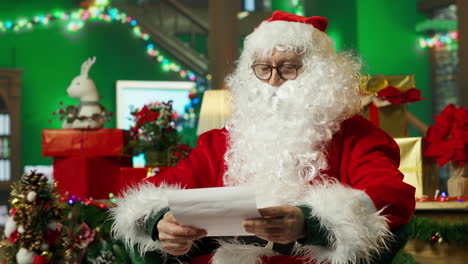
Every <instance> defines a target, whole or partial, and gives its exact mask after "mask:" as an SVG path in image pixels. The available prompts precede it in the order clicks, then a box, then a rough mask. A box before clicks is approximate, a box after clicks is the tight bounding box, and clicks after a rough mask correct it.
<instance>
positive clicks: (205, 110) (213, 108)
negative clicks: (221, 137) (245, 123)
mask: <svg viewBox="0 0 468 264" xmlns="http://www.w3.org/2000/svg"><path fill="white" fill-rule="evenodd" d="M229 96H230V92H229V91H228V90H225V89H222V90H208V91H205V93H204V94H203V100H202V105H201V109H200V119H199V121H198V128H197V135H201V134H203V133H205V132H206V131H209V130H211V129H215V128H218V129H219V128H223V127H224V125H225V123H226V121H227V120H228V119H229V117H230V116H231V102H230V101H229Z"/></svg>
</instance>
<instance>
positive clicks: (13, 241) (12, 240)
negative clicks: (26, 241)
mask: <svg viewBox="0 0 468 264" xmlns="http://www.w3.org/2000/svg"><path fill="white" fill-rule="evenodd" d="M8 239H9V240H10V242H11V243H13V244H14V243H15V242H16V240H17V239H18V231H15V232H13V233H11V235H10V238H8Z"/></svg>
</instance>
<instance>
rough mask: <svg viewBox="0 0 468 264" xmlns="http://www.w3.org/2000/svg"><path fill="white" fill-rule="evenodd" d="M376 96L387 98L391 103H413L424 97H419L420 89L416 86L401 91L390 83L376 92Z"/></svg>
mask: <svg viewBox="0 0 468 264" xmlns="http://www.w3.org/2000/svg"><path fill="white" fill-rule="evenodd" d="M377 98H380V99H383V100H387V101H389V102H390V103H391V104H393V105H395V104H401V103H414V102H417V101H421V100H423V99H424V98H422V97H421V91H420V90H418V89H416V88H411V89H409V90H407V91H405V92H402V91H400V90H398V88H396V87H394V86H391V85H390V86H387V87H385V88H384V89H382V90H380V91H379V92H378V93H377Z"/></svg>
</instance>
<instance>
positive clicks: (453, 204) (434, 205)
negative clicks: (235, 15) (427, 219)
mask: <svg viewBox="0 0 468 264" xmlns="http://www.w3.org/2000/svg"><path fill="white" fill-rule="evenodd" d="M416 210H467V211H468V201H463V202H459V201H446V202H416Z"/></svg>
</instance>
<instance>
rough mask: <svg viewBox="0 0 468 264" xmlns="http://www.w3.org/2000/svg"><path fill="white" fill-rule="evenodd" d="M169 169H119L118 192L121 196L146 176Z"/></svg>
mask: <svg viewBox="0 0 468 264" xmlns="http://www.w3.org/2000/svg"><path fill="white" fill-rule="evenodd" d="M168 168H170V167H151V168H131V167H122V168H120V176H119V186H118V187H117V189H118V192H117V193H120V194H122V193H123V192H124V191H125V190H126V189H127V188H128V187H131V186H135V185H137V184H138V183H139V182H141V181H142V180H143V179H144V178H146V177H148V176H154V175H155V174H157V173H159V172H163V171H164V170H166V169H168Z"/></svg>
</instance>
